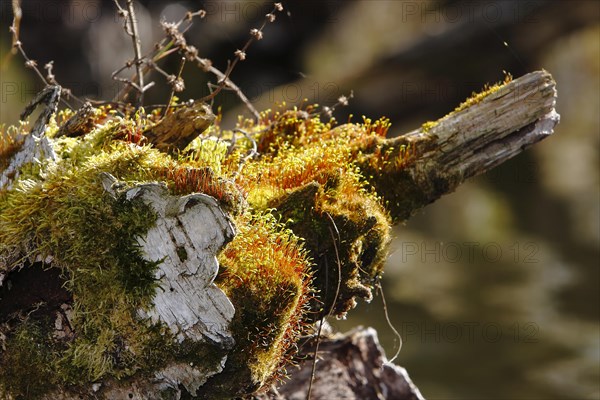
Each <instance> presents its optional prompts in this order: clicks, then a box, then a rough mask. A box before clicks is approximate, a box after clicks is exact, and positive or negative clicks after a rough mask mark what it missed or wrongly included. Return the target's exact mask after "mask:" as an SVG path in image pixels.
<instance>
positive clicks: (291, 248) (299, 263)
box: [217, 214, 310, 385]
mask: <svg viewBox="0 0 600 400" xmlns="http://www.w3.org/2000/svg"><path fill="white" fill-rule="evenodd" d="M236 225H237V226H238V227H239V229H240V230H239V232H238V235H237V236H236V237H235V238H234V239H233V241H232V242H231V243H229V245H228V246H227V247H226V248H225V250H224V251H223V252H222V253H221V255H220V256H219V261H220V263H221V267H222V272H221V273H220V275H219V278H218V280H217V284H218V286H220V287H221V288H222V289H223V291H224V292H225V293H226V294H227V296H228V297H229V298H230V299H231V301H232V303H233V305H234V307H235V309H236V315H235V318H234V321H233V332H234V339H235V341H236V347H235V348H234V351H233V354H232V355H231V357H232V358H231V360H229V361H228V365H227V371H226V372H225V373H226V374H227V372H228V371H238V370H239V369H244V368H248V369H249V370H250V374H251V377H252V382H256V383H258V384H260V385H262V384H264V383H265V381H266V380H267V379H269V378H270V377H272V375H273V373H274V372H277V371H278V370H279V368H280V367H282V366H283V364H284V363H285V361H287V360H288V357H285V354H286V353H288V352H289V351H290V350H292V346H293V344H294V343H295V341H296V339H297V337H298V335H300V334H301V333H302V331H303V330H302V320H303V318H304V313H305V305H306V303H307V301H308V298H309V295H310V293H309V283H310V276H309V275H308V274H307V272H308V267H309V265H310V262H309V259H308V255H307V252H306V251H305V250H304V248H303V246H302V244H301V241H300V239H299V238H298V237H297V236H296V235H294V233H293V232H292V231H290V230H287V229H285V228H284V227H283V225H281V224H279V223H277V222H276V220H275V219H274V217H273V216H271V215H270V214H256V215H253V216H251V215H249V214H245V215H243V216H240V217H239V218H238V219H237V220H236Z"/></svg>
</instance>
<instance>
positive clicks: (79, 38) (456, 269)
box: [0, 0, 600, 400]
mask: <svg viewBox="0 0 600 400" xmlns="http://www.w3.org/2000/svg"><path fill="white" fill-rule="evenodd" d="M10 3H11V2H10V1H4V0H3V1H2V2H1V3H0V4H1V6H0V11H1V16H0V23H1V26H0V62H2V64H1V69H0V82H1V91H0V95H1V100H0V122H1V123H5V124H12V123H15V122H16V121H17V120H18V115H19V113H20V112H21V111H22V110H23V107H24V105H25V104H26V103H27V102H28V101H29V100H30V99H31V97H32V96H33V95H34V94H35V93H37V92H38V91H39V90H40V89H41V88H42V84H41V83H40V82H39V81H38V80H36V77H35V75H34V73H33V72H32V71H31V70H27V69H26V68H25V67H24V64H23V60H22V58H21V57H20V56H19V55H15V56H12V57H11V56H10V55H9V50H10V43H11V37H10V34H9V31H8V27H9V25H10V23H11V21H12V12H11V4H10ZM283 4H284V7H285V11H284V13H283V14H279V15H278V17H277V21H275V23H273V24H269V25H268V26H267V28H266V29H265V31H264V34H265V37H264V39H263V40H261V41H260V42H258V43H255V44H254V45H253V46H252V47H251V48H250V49H249V50H248V52H247V53H248V58H247V59H246V60H245V61H244V62H242V63H241V64H240V65H239V66H238V67H237V69H236V70H235V71H234V73H233V75H232V80H233V81H234V82H236V83H237V84H238V85H239V86H240V87H241V88H242V89H243V91H244V92H245V93H246V94H247V95H248V97H250V98H251V99H252V101H253V103H254V104H255V106H256V107H257V108H258V109H259V110H260V109H264V108H269V107H270V106H271V105H272V104H273V103H274V102H275V101H286V102H287V103H288V104H297V103H300V102H301V101H302V100H303V99H304V98H307V99H308V101H309V102H317V103H319V104H322V105H332V104H334V103H335V102H336V101H337V98H338V97H339V96H340V95H343V94H348V93H349V92H350V91H353V92H354V99H353V100H352V101H351V103H350V106H349V107H346V108H344V109H338V110H337V112H336V115H337V117H338V119H339V120H340V121H345V120H346V119H347V118H348V115H349V114H354V115H355V119H360V117H361V116H362V115H365V116H368V117H371V118H378V117H380V116H387V117H389V118H391V120H392V123H393V125H392V130H391V135H399V134H402V133H404V132H407V131H409V130H412V129H414V128H417V127H418V126H420V125H421V124H422V123H423V122H425V121H427V120H435V119H437V118H439V117H441V116H443V115H445V114H446V113H447V112H449V111H450V110H452V109H453V108H454V107H455V106H456V105H458V103H460V102H461V101H462V100H464V99H465V98H466V97H468V96H469V95H470V94H471V92H473V91H477V90H479V89H481V88H482V86H483V85H484V84H485V83H488V82H490V83H491V82H495V81H499V80H502V79H503V77H504V73H503V71H507V72H510V73H512V74H513V75H514V76H515V77H518V76H520V75H522V74H525V73H527V72H530V71H533V70H537V69H541V68H544V69H546V70H548V71H550V72H551V73H552V74H553V76H554V77H555V79H556V81H557V88H558V93H559V96H558V105H557V110H558V112H559V113H560V114H561V123H560V124H559V125H558V127H557V129H556V130H555V134H554V135H553V136H552V137H550V138H548V139H546V140H545V141H543V142H541V143H539V144H538V145H536V146H534V148H532V149H530V150H528V151H526V152H524V153H523V154H521V155H519V156H518V157H516V158H514V159H512V160H510V161H509V162H506V163H505V164H503V165H501V166H500V167H498V168H496V169H495V170H493V171H492V172H490V173H488V174H486V175H483V176H480V177H478V178H475V179H472V180H471V181H469V182H468V183H466V184H464V185H463V186H461V187H460V188H459V189H458V190H457V191H456V192H455V193H453V194H451V195H447V196H445V197H444V198H442V199H441V200H439V201H437V202H436V203H434V204H433V205H430V206H428V207H426V208H425V209H423V210H422V211H421V212H419V213H418V214H417V215H415V216H414V217H413V218H412V219H410V220H409V221H408V222H407V223H406V224H404V225H402V226H398V227H396V228H395V230H394V240H393V242H392V244H391V255H390V258H389V261H388V263H387V266H386V272H385V275H384V285H383V287H384V291H385V293H386V300H387V306H388V312H389V314H390V319H391V320H392V322H393V324H394V325H395V326H396V328H397V329H398V330H399V331H400V333H401V334H402V337H403V340H404V344H403V347H402V351H401V352H400V355H399V357H398V359H397V360H396V362H397V363H399V364H400V365H402V366H404V367H406V368H407V370H408V371H409V373H410V375H411V376H412V378H413V380H414V382H415V383H416V384H417V385H418V386H419V388H420V389H421V391H422V393H423V395H424V396H425V397H426V398H428V399H482V398H486V399H544V400H545V399H598V398H600V386H599V385H600V384H599V382H600V327H599V322H600V298H599V292H600V290H599V288H600V273H599V259H600V247H599V244H600V227H599V221H600V178H599V171H600V168H599V150H600V2H597V1H568V2H567V1H482V2H473V1H399V0H377V1H341V0H339V1H316V0H302V1H287V2H283ZM200 7H203V8H204V9H206V11H207V12H208V15H207V17H206V18H205V19H204V20H202V21H197V22H196V23H195V24H194V25H193V26H192V27H191V28H190V29H189V31H188V32H187V34H186V37H187V39H188V43H190V44H193V45H194V46H196V47H197V48H198V50H199V54H200V56H202V57H207V58H210V59H211V60H212V61H213V62H214V65H215V66H217V67H218V68H220V69H221V70H224V69H225V68H226V66H227V60H228V59H231V58H232V57H233V56H232V54H233V52H234V51H235V50H236V49H238V48H241V46H243V44H244V43H245V42H246V40H247V38H248V37H249V35H248V32H249V29H250V28H252V27H257V26H258V25H259V24H260V22H261V21H262V19H263V16H264V14H266V13H267V12H268V11H270V10H271V8H272V5H271V3H267V2H262V1H158V0H156V1H140V2H138V3H137V7H136V10H137V16H138V20H139V24H140V31H141V37H142V43H143V46H142V47H143V49H145V51H144V52H147V51H149V50H151V49H152V46H153V45H154V43H155V42H157V41H159V40H160V39H161V38H162V31H161V28H160V25H159V21H160V20H161V19H164V20H167V21H175V20H179V19H180V18H181V17H182V16H183V15H184V14H185V12H186V11H187V10H191V11H195V10H197V9H198V8H200ZM22 8H23V20H22V24H21V41H22V42H23V44H24V47H25V49H26V51H27V53H28V55H29V56H30V57H31V58H33V59H35V60H37V61H38V64H39V65H40V67H43V65H44V64H45V63H47V62H48V61H50V60H54V73H55V75H56V79H57V80H58V82H59V83H61V84H62V85H63V86H65V87H69V88H71V89H72V91H73V93H74V94H75V95H77V96H80V97H89V98H93V99H102V100H110V99H111V98H112V97H113V96H114V95H115V94H116V93H118V91H119V90H120V89H121V88H122V86H121V85H120V84H117V83H115V82H114V81H112V80H111V77H110V76H111V73H112V72H113V71H114V70H116V69H118V68H119V67H121V66H122V65H124V63H125V62H126V61H127V60H128V59H131V58H132V48H131V41H130V38H129V37H127V36H125V35H124V33H123V29H122V21H121V20H120V19H119V17H118V16H117V14H116V11H115V6H114V4H113V2H112V1H99V0H72V1H67V0H65V1H47V0H44V1H42V0H22ZM178 65H179V58H178V57H177V56H172V57H170V58H169V59H167V60H165V61H164V62H163V63H162V64H161V67H162V68H163V69H165V70H166V71H169V72H171V73H176V71H177V69H178ZM130 74H131V71H125V72H124V73H123V74H122V76H125V77H128V76H130ZM183 78H184V80H185V84H186V90H185V91H184V92H183V93H181V94H180V98H182V99H184V100H185V99H188V98H199V97H201V96H203V95H205V94H207V93H208V88H207V85H206V83H207V81H208V80H209V79H210V80H212V81H213V82H214V81H215V79H214V77H212V76H207V75H206V74H204V73H203V72H201V71H200V70H199V69H198V68H197V67H195V66H194V65H192V64H191V63H188V64H187V65H186V67H185V69H184V71H183ZM147 80H154V81H156V85H155V86H154V87H153V88H152V89H150V91H149V92H148V93H147V96H146V104H155V103H165V102H166V101H167V99H168V96H169V87H168V85H166V84H165V82H164V79H163V78H162V77H161V76H158V75H156V74H154V75H151V76H150V77H149V78H147ZM73 103H74V104H76V102H73ZM216 105H218V106H221V107H222V110H223V112H224V124H225V125H226V126H228V124H229V126H231V125H232V124H233V121H235V119H236V115H238V114H239V113H245V114H246V115H249V114H248V112H247V110H246V109H245V108H244V107H243V106H241V105H240V102H239V101H238V100H237V98H236V97H235V95H233V94H232V93H223V94H221V95H219V97H218V98H217V101H216ZM332 323H333V324H334V325H335V326H336V327H338V328H339V329H341V330H348V329H351V328H352V327H355V326H357V325H367V326H373V327H375V328H376V329H377V330H378V332H379V335H380V339H381V342H382V344H383V346H384V347H385V349H386V352H387V354H388V356H390V357H391V355H392V354H393V353H394V352H395V349H396V347H397V345H398V343H397V342H396V341H395V339H394V336H393V334H392V330H391V329H390V328H389V327H388V325H387V323H386V322H385V318H384V312H383V306H382V301H381V298H380V297H375V299H374V300H373V302H371V303H370V304H359V306H358V307H357V309H356V310H354V311H353V312H351V313H349V316H348V319H347V320H344V321H332Z"/></svg>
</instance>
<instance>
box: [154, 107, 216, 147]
mask: <svg viewBox="0 0 600 400" xmlns="http://www.w3.org/2000/svg"><path fill="white" fill-rule="evenodd" d="M214 120H215V115H214V114H213V112H212V110H211V108H210V106H209V105H208V104H206V103H202V102H196V103H194V104H192V105H190V106H184V107H181V108H178V109H177V110H176V111H174V112H172V113H170V114H168V115H167V116H166V117H164V118H163V119H162V120H161V121H160V122H159V123H157V124H156V125H155V126H153V127H151V128H149V129H148V130H146V131H145V132H144V136H145V137H146V139H148V141H149V142H150V143H152V144H153V145H154V147H156V148H157V149H159V150H161V151H164V152H166V153H175V152H177V151H180V150H183V149H185V147H186V146H187V145H188V144H190V142H191V141H192V140H194V139H195V138H196V137H198V136H199V135H200V134H202V132H204V131H205V130H207V129H208V128H209V127H210V125H211V124H212V123H213V121H214Z"/></svg>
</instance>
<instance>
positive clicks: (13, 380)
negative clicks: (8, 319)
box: [0, 320, 59, 399]
mask: <svg viewBox="0 0 600 400" xmlns="http://www.w3.org/2000/svg"><path fill="white" fill-rule="evenodd" d="M47 332H48V327H43V326H42V324H41V323H39V322H37V323H36V322H32V321H30V320H27V321H24V322H23V323H21V324H20V325H19V326H18V327H17V328H16V329H15V330H14V332H12V333H11V334H10V335H9V336H8V337H7V338H6V339H5V340H4V342H3V343H2V345H3V351H2V352H0V364H1V365H2V368H0V394H2V393H6V394H11V395H12V396H13V397H14V398H16V399H36V398H38V397H40V396H41V395H43V394H44V393H45V392H46V391H48V390H49V389H51V388H52V386H53V385H55V384H56V383H57V380H56V374H55V371H54V369H53V365H55V362H56V359H57V358H58V357H59V354H58V350H59V349H58V348H57V347H58V346H57V344H56V341H55V340H54V339H53V338H52V337H51V336H49V335H48V333H47Z"/></svg>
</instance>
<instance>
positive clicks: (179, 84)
mask: <svg viewBox="0 0 600 400" xmlns="http://www.w3.org/2000/svg"><path fill="white" fill-rule="evenodd" d="M184 65H185V57H181V64H179V71H178V72H177V76H175V75H172V76H173V80H172V82H169V83H171V86H172V89H171V95H170V96H169V101H167V106H166V107H165V112H164V113H163V118H164V117H166V116H167V113H168V112H169V107H171V102H172V101H173V96H175V92H181V91H182V90H183V89H184V84H183V80H182V79H181V73H182V72H183V66H184ZM169 78H170V77H169Z"/></svg>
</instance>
